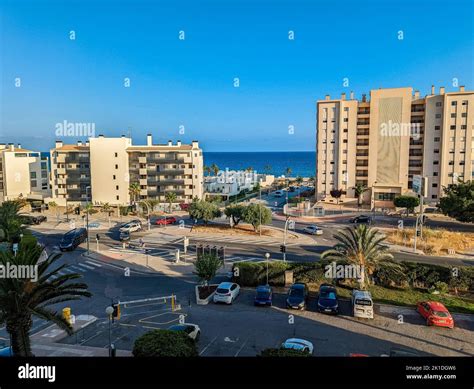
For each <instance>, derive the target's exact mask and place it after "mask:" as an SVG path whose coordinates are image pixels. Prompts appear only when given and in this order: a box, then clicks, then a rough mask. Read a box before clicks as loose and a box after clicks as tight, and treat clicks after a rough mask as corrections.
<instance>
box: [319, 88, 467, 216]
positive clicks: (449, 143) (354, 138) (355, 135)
mask: <svg viewBox="0 0 474 389" xmlns="http://www.w3.org/2000/svg"><path fill="white" fill-rule="evenodd" d="M473 107H474V92H472V91H466V90H465V89H464V87H463V86H461V87H459V90H458V91H456V92H449V93H447V92H446V91H445V88H443V87H441V88H440V89H439V93H438V94H436V93H435V88H434V87H432V88H431V94H429V95H427V96H425V97H420V93H419V92H418V91H413V89H412V88H410V87H407V88H390V89H375V90H371V91H370V98H369V99H368V98H367V96H366V95H362V99H361V100H356V99H354V96H353V93H352V92H351V95H350V98H349V99H347V98H346V94H345V93H343V94H342V95H341V98H339V99H331V98H330V96H329V95H327V96H326V98H325V99H324V100H319V101H318V102H317V129H316V132H317V145H316V149H317V157H316V179H317V185H316V197H317V200H321V201H331V195H330V192H331V190H334V189H341V190H342V191H343V198H344V197H346V198H354V197H355V194H354V186H355V185H356V184H361V185H364V186H366V187H367V188H368V189H369V190H367V191H366V192H365V193H364V196H363V199H364V201H365V202H370V203H371V205H372V206H375V207H377V208H386V207H393V199H394V197H395V196H397V195H399V194H405V193H410V192H412V191H411V189H412V184H413V176H414V175H421V176H424V177H427V178H428V188H427V197H426V198H425V202H428V203H436V202H437V201H438V199H439V198H440V196H442V194H443V189H442V188H443V186H447V185H448V184H451V183H456V182H458V181H459V180H472V179H473V178H474V131H473V128H474V110H473Z"/></svg>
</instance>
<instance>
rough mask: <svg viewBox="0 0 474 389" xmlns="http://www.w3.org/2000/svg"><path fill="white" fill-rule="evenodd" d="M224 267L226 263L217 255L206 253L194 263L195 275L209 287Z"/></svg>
mask: <svg viewBox="0 0 474 389" xmlns="http://www.w3.org/2000/svg"><path fill="white" fill-rule="evenodd" d="M222 266H224V261H222V260H221V259H219V257H218V256H217V255H215V254H209V253H206V254H203V255H201V256H199V257H198V258H197V260H196V261H195V262H194V269H195V271H194V272H193V273H194V274H195V275H197V276H198V278H199V280H200V281H201V282H202V283H203V284H204V285H206V286H207V285H209V282H210V281H211V280H212V279H213V278H214V277H215V276H216V274H217V271H218V270H219V269H220V268H221V267H222Z"/></svg>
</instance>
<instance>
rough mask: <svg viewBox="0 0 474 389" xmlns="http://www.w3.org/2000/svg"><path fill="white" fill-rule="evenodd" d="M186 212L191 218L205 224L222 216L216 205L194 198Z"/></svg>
mask: <svg viewBox="0 0 474 389" xmlns="http://www.w3.org/2000/svg"><path fill="white" fill-rule="evenodd" d="M188 212H189V216H190V217H191V218H193V219H197V220H203V221H204V223H205V224H207V223H208V222H209V221H211V220H213V219H215V218H217V217H220V216H221V215H222V212H221V211H220V209H219V207H218V206H217V205H216V204H214V203H212V202H209V201H205V200H198V199H196V198H195V199H193V201H192V203H191V204H190V205H189V208H188Z"/></svg>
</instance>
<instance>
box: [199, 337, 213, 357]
mask: <svg viewBox="0 0 474 389" xmlns="http://www.w3.org/2000/svg"><path fill="white" fill-rule="evenodd" d="M216 339H217V336H216V337H215V338H214V339H212V340H211V341H210V342H209V343H208V344H207V346H206V347H204V348H203V349H202V351H201V352H200V353H199V355H202V354H204V352H205V351H206V350H207V349H208V348H209V346H210V345H211V344H213V343H214V342H215V341H216Z"/></svg>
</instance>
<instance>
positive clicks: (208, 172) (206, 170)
mask: <svg viewBox="0 0 474 389" xmlns="http://www.w3.org/2000/svg"><path fill="white" fill-rule="evenodd" d="M203 170H204V174H206V175H208V176H210V175H211V168H210V167H209V166H207V165H206V166H204V168H203Z"/></svg>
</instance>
